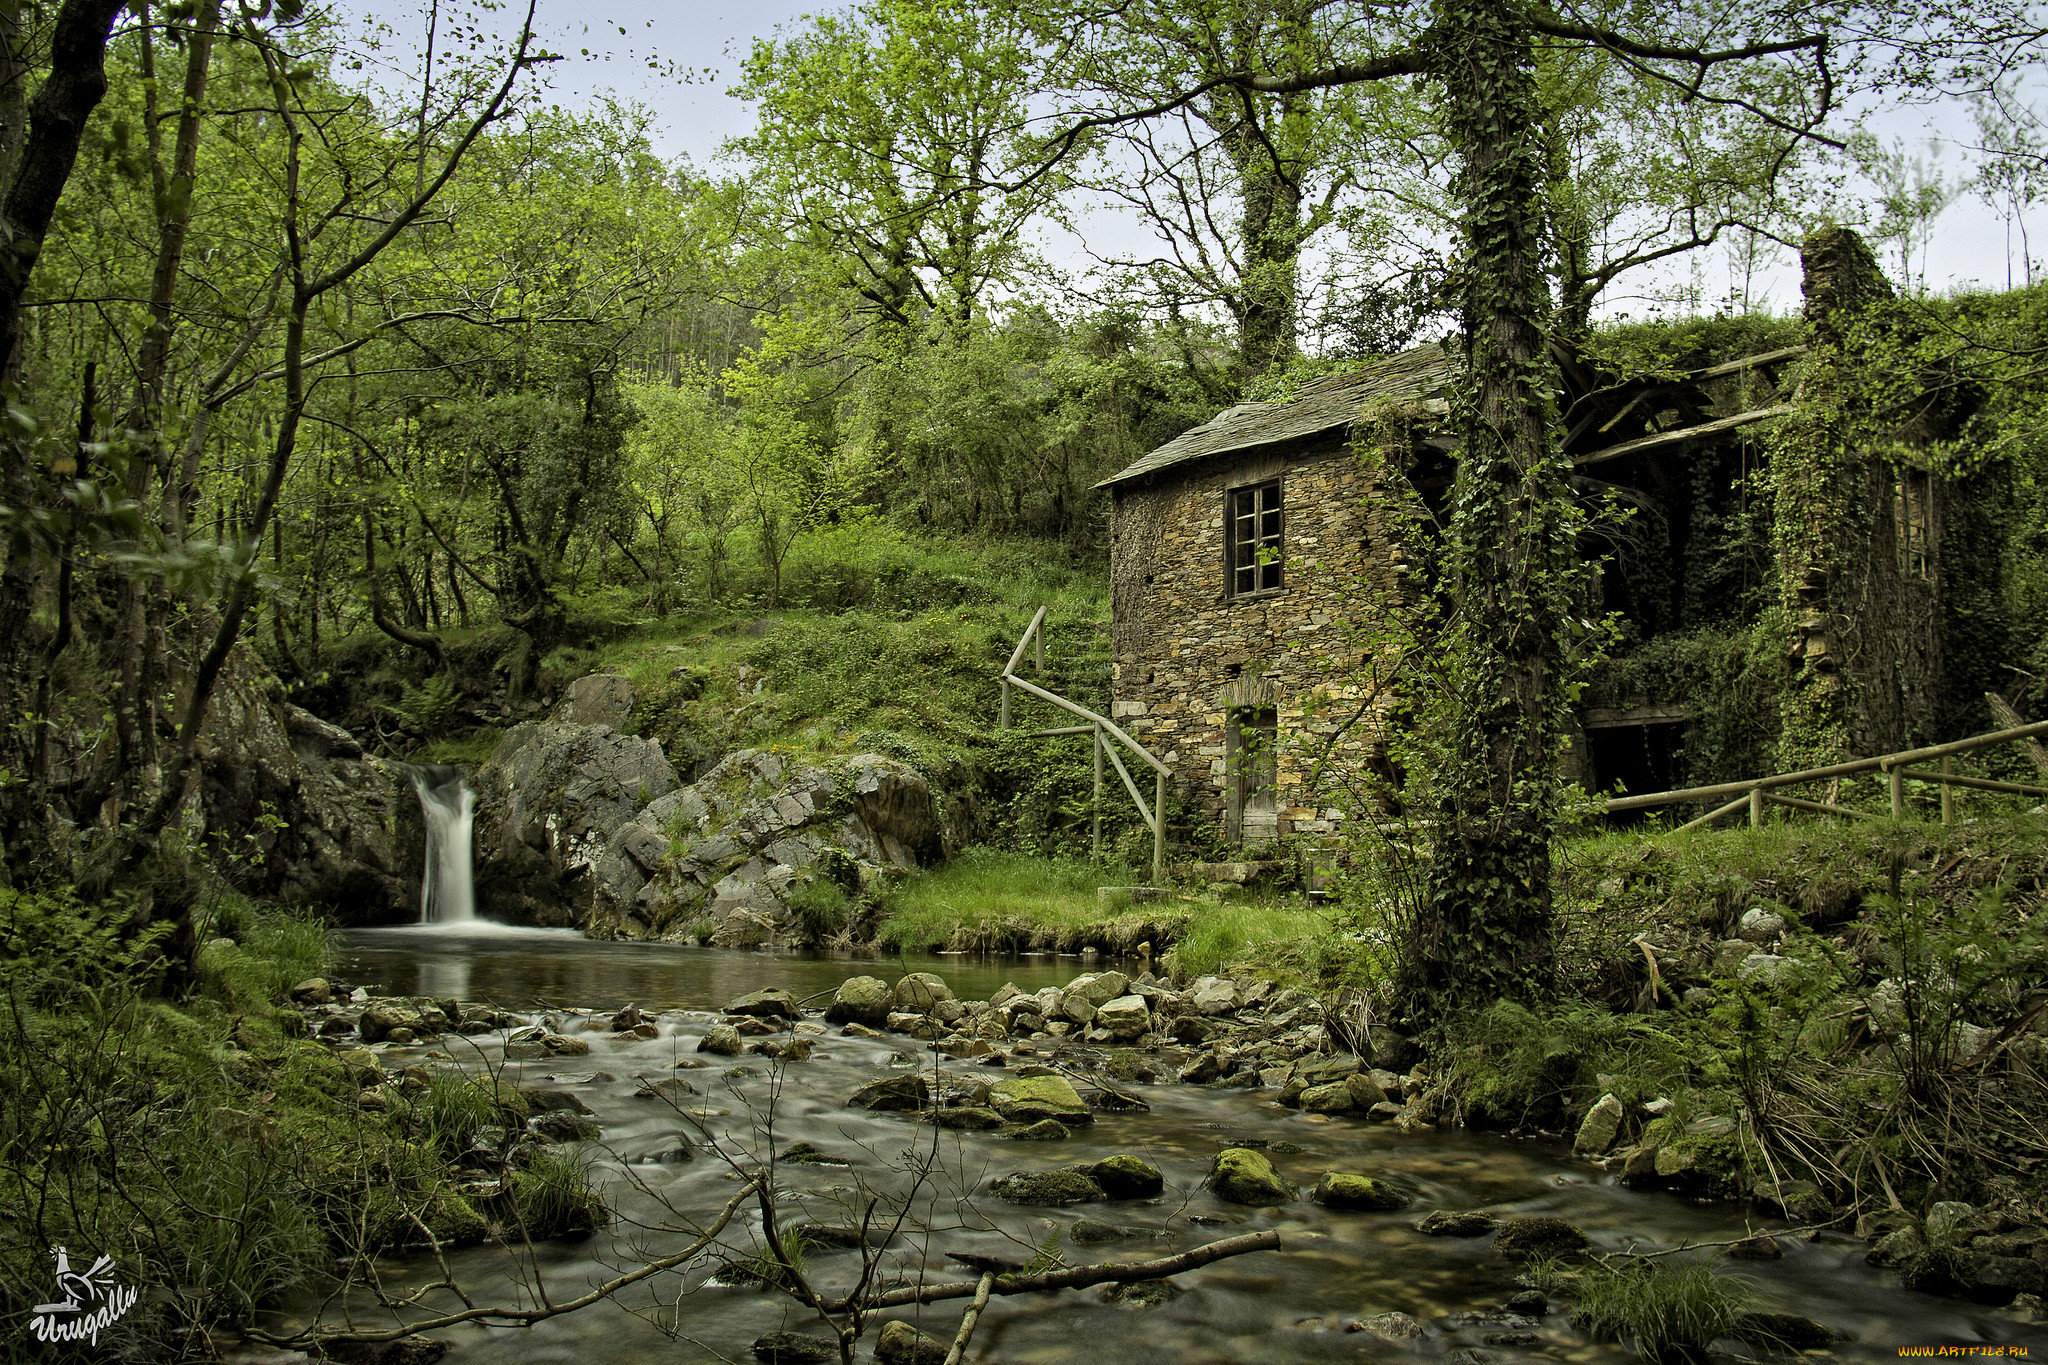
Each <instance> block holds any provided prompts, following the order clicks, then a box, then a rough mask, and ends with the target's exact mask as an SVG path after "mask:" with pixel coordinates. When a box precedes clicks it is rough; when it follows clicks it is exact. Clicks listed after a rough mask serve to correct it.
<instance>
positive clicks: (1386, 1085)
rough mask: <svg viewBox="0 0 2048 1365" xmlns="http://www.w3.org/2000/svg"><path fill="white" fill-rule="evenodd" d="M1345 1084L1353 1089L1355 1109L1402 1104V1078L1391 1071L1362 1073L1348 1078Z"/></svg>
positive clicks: (1352, 1101)
mask: <svg viewBox="0 0 2048 1365" xmlns="http://www.w3.org/2000/svg"><path fill="white" fill-rule="evenodd" d="M1344 1084H1345V1085H1347V1086H1349V1087H1350V1089H1351V1104H1352V1107H1353V1108H1355V1109H1370V1108H1372V1107H1373V1106H1374V1105H1376V1104H1393V1105H1396V1106H1398V1105H1399V1104H1400V1103H1401V1078H1400V1077H1399V1076H1396V1075H1395V1074H1394V1073H1393V1072H1391V1071H1361V1072H1358V1073H1357V1074H1356V1075H1352V1076H1346V1077H1345V1078H1344Z"/></svg>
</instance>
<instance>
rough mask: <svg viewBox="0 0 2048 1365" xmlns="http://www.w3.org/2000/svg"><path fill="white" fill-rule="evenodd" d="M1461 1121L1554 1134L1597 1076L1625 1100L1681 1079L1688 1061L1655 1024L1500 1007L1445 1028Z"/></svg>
mask: <svg viewBox="0 0 2048 1365" xmlns="http://www.w3.org/2000/svg"><path fill="white" fill-rule="evenodd" d="M1445 1029H1446V1036H1447V1037H1448V1038H1449V1040H1450V1043H1451V1049H1452V1056H1453V1058H1454V1061H1453V1063H1452V1066H1453V1071H1454V1075H1455V1078H1456V1079H1455V1085H1456V1087H1457V1090H1458V1092H1459V1094H1460V1095H1461V1098H1462V1103H1463V1105H1464V1108H1465V1119H1466V1121H1467V1122H1468V1123H1471V1124H1473V1125H1475V1126H1486V1127H1501V1128H1523V1127H1539V1128H1559V1127H1563V1126H1564V1125H1565V1123H1566V1122H1567V1116H1568V1115H1569V1114H1571V1113H1572V1112H1573V1111H1574V1110H1575V1109H1576V1108H1578V1107H1580V1106H1582V1105H1583V1104H1584V1103H1585V1102H1586V1101H1587V1100H1588V1099H1589V1098H1590V1092H1591V1091H1592V1090H1593V1088H1594V1077H1595V1076H1596V1075H1597V1074H1601V1073H1609V1074H1613V1075H1618V1076H1621V1077H1624V1078H1626V1087H1625V1088H1627V1089H1628V1090H1630V1092H1631V1093H1630V1094H1628V1095H1626V1096H1624V1098H1625V1099H1631V1100H1632V1099H1635V1098H1637V1096H1636V1095H1635V1093H1634V1092H1636V1091H1640V1092H1642V1093H1641V1098H1650V1097H1651V1092H1653V1091H1654V1092H1656V1093H1662V1091H1661V1090H1660V1089H1659V1087H1660V1086H1663V1085H1666V1084H1668V1083H1670V1082H1673V1081H1677V1080H1681V1079H1683V1078H1684V1077H1685V1076H1686V1074H1687V1072H1688V1067H1689V1062H1690V1060H1691V1059H1690V1058H1689V1057H1688V1055H1687V1051H1686V1049H1685V1047H1684V1046H1683V1045H1682V1044H1681V1042H1680V1041H1679V1040H1678V1039H1676V1038H1674V1037H1673V1036H1672V1035H1671V1034H1670V1033H1669V1032H1668V1031H1667V1030H1666V1029H1665V1028H1663V1027H1661V1026H1660V1025H1659V1024H1658V1023H1657V1022H1656V1021H1654V1020H1652V1019H1649V1018H1644V1017H1641V1016H1634V1015H1624V1014H1614V1013H1611V1012H1610V1011H1608V1010H1605V1009H1601V1008H1598V1007H1596V1006H1592V1005H1587V1004H1582V1003H1576V1002H1574V1003H1566V1004H1561V1005H1558V1006H1556V1007H1554V1008H1548V1009H1536V1008H1531V1007H1527V1006H1523V1005H1520V1004H1516V1003H1514V1002H1511V1001H1499V1002H1496V1003H1495V1004H1492V1005H1490V1006H1487V1007H1485V1008H1481V1009H1472V1010H1467V1011H1464V1012H1461V1013H1458V1014H1455V1015H1453V1016H1451V1018H1450V1019H1449V1020H1448V1021H1447V1022H1446V1025H1445Z"/></svg>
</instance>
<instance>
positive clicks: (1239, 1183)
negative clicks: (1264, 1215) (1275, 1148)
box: [1209, 1147, 1294, 1205]
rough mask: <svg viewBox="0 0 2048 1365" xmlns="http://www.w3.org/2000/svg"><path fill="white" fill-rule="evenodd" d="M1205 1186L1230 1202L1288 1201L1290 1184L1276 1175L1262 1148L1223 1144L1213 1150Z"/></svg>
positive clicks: (1292, 1196)
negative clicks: (1223, 1145)
mask: <svg viewBox="0 0 2048 1365" xmlns="http://www.w3.org/2000/svg"><path fill="white" fill-rule="evenodd" d="M1209 1189H1210V1190H1211V1191H1212V1192H1213V1193H1214V1194H1215V1195H1216V1197H1217V1198H1218V1199H1221V1200H1224V1201H1225V1202H1227V1203H1231V1204H1254V1205H1262V1204H1291V1203H1293V1202H1294V1187H1293V1186H1291V1185H1289V1184H1288V1183H1287V1182H1286V1181H1285V1180H1282V1179H1281V1178H1280V1173H1279V1172H1278V1171H1276V1170H1274V1169H1273V1163H1272V1162H1271V1161H1270V1160H1268V1159H1267V1157H1266V1154H1265V1153H1264V1152H1255V1151H1253V1150H1251V1149H1250V1148H1248V1147H1227V1148H1225V1149H1224V1150H1223V1151H1222V1152H1220V1153H1218V1154H1217V1157H1216V1166H1215V1169H1214V1170H1212V1171H1211V1172H1210V1173H1209Z"/></svg>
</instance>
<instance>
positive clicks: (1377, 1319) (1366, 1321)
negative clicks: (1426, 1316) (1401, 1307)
mask: <svg viewBox="0 0 2048 1365" xmlns="http://www.w3.org/2000/svg"><path fill="white" fill-rule="evenodd" d="M1358 1330H1359V1331H1361V1332H1366V1333H1369V1334H1371V1335H1373V1336H1376V1337H1378V1338H1379V1339H1380V1340H1381V1341H1387V1342H1393V1343H1395V1344H1397V1345H1398V1344H1399V1343H1401V1342H1407V1341H1416V1340H1419V1339H1420V1338H1421V1337H1422V1336H1423V1335H1424V1334H1425V1333H1426V1332H1427V1331H1428V1330H1429V1329H1428V1328H1426V1327H1424V1326H1423V1325H1422V1324H1421V1323H1419V1322H1417V1321H1416V1320H1415V1319H1414V1318H1412V1317H1410V1316H1408V1314H1406V1313H1375V1314H1374V1315H1373V1316H1371V1317H1369V1318H1360V1319H1359V1321H1358Z"/></svg>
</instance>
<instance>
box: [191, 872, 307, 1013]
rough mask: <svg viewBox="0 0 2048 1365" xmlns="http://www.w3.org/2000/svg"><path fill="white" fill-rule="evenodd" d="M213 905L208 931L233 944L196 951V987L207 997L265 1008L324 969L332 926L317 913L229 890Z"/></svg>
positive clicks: (246, 1007)
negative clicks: (263, 902) (273, 904)
mask: <svg viewBox="0 0 2048 1365" xmlns="http://www.w3.org/2000/svg"><path fill="white" fill-rule="evenodd" d="M214 907H215V908H214V920H213V926H212V927H213V930H214V931H215V932H216V933H219V934H220V935H222V936H224V937H228V938H231V939H233V945H232V946H220V947H212V946H208V947H205V948H203V949H202V950H201V952H200V954H199V961H198V977H199V981H200V984H201V988H202V989H203V990H204V991H205V992H206V993H207V994H208V995H209V996H211V997H212V998H213V999H215V1000H218V1001H220V1002H221V1003H223V1004H225V1005H228V1006H230V1007H231V1008H235V1009H243V1010H251V1011H256V1012H260V1013H267V1012H268V1011H269V1010H271V1009H273V1008H275V1007H276V1006H277V1005H279V1004H281V1003H282V1002H283V1001H284V999H285V997H286V995H287V994H288V993H289V992H290V990H291V988H292V987H293V986H295V985H297V984H298V983H299V982H301V981H304V980H305V979H306V978H308V977H311V976H318V975H319V974H320V973H321V972H322V971H324V970H325V969H326V966H327V961H328V958H329V955H330V954H331V953H332V951H333V945H334V931H333V928H332V926H331V925H330V924H329V923H328V922H327V920H326V918H325V917H324V916H323V915H322V914H321V913H320V912H318V911H316V910H309V909H302V908H285V907H271V906H265V905H259V904H258V903H256V902H254V901H250V900H247V899H246V898H244V897H241V896H239V895H236V894H235V893H233V892H222V893H221V894H219V895H218V896H217V897H216V899H215V902H214Z"/></svg>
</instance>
